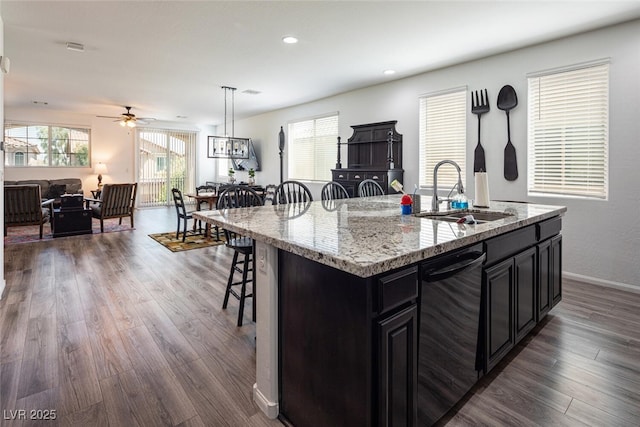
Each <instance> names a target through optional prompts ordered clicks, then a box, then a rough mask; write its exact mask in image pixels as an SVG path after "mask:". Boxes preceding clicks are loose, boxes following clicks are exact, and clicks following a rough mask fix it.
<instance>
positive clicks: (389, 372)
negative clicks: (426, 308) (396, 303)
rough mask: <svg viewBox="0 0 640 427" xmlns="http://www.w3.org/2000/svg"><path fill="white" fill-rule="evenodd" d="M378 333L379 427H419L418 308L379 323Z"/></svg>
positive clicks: (407, 309)
mask: <svg viewBox="0 0 640 427" xmlns="http://www.w3.org/2000/svg"><path fill="white" fill-rule="evenodd" d="M378 331H379V332H378V333H379V342H380V344H379V350H378V354H379V360H378V369H379V372H378V379H379V386H378V426H381V427H382V426H389V427H391V426H407V427H411V426H416V425H417V399H418V390H417V381H415V379H414V378H415V377H416V375H417V372H418V358H417V355H418V349H417V345H418V309H417V306H416V305H415V304H414V305H412V306H410V307H408V308H405V309H404V310H402V311H401V312H399V313H396V314H395V315H393V316H391V317H389V318H387V319H384V320H382V321H380V322H378Z"/></svg>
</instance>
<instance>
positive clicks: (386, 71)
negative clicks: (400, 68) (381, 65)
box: [382, 70, 396, 76]
mask: <svg viewBox="0 0 640 427" xmlns="http://www.w3.org/2000/svg"><path fill="white" fill-rule="evenodd" d="M382 73H383V74H384V75H385V76H390V75H392V74H395V73H396V71H395V70H384V71H383V72H382Z"/></svg>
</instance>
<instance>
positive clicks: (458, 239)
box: [193, 194, 566, 277]
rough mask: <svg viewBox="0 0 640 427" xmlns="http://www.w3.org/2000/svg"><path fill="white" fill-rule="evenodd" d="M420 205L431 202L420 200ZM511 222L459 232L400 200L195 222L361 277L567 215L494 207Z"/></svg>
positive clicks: (206, 214) (246, 212) (203, 214)
mask: <svg viewBox="0 0 640 427" xmlns="http://www.w3.org/2000/svg"><path fill="white" fill-rule="evenodd" d="M422 199H423V201H422V206H430V197H425V196H422ZM479 210H482V211H486V210H489V211H500V212H504V211H506V212H509V213H512V214H513V215H511V216H508V217H506V218H504V219H499V220H495V221H490V222H487V223H483V224H473V225H467V224H465V225H462V224H456V223H455V222H454V223H451V222H445V221H439V220H432V219H428V218H421V217H416V216H413V215H401V214H400V195H397V194H396V195H388V196H378V197H365V198H353V199H344V200H336V201H329V202H325V201H315V202H311V203H307V204H301V203H294V204H288V205H276V206H271V205H269V206H260V207H252V208H239V209H227V210H221V211H215V210H214V211H200V212H194V213H193V217H194V218H196V219H200V220H203V221H206V222H208V223H210V224H214V225H218V226H220V227H222V228H226V229H228V230H232V231H236V232H239V233H242V234H244V235H246V236H249V237H252V238H253V239H255V240H257V241H260V242H264V243H266V244H269V245H272V246H275V247H277V248H279V249H283V250H285V251H288V252H291V253H294V254H297V255H300V256H303V257H305V258H308V259H311V260H314V261H317V262H319V263H321V264H325V265H328V266H331V267H335V268H338V269H340V270H343V271H346V272H349V273H352V274H354V275H357V276H360V277H369V276H373V275H376V274H379V273H383V272H386V271H389V270H392V269H395V268H399V267H403V266H406V265H409V264H413V263H415V262H418V261H421V260H423V259H426V258H430V257H433V256H435V255H438V254H441V253H444V252H447V251H450V250H452V249H457V248H461V247H464V246H467V245H470V244H473V243H477V242H481V241H483V240H486V239H488V238H490V237H493V236H497V235H499V234H503V233H507V232H509V231H513V230H516V229H518V228H522V227H524V226H526V225H529V224H533V223H536V222H539V221H542V220H544V219H547V218H551V217H554V216H557V215H562V214H564V212H566V207H564V206H550V205H538V204H528V203H517V202H491V206H490V208H489V209H479Z"/></svg>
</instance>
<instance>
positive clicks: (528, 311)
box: [514, 247, 537, 343]
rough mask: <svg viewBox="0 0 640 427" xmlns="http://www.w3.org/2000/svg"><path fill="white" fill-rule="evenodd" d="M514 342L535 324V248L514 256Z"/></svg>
mask: <svg viewBox="0 0 640 427" xmlns="http://www.w3.org/2000/svg"><path fill="white" fill-rule="evenodd" d="M514 262H515V291H516V293H515V298H516V301H515V309H516V315H515V327H516V343H518V342H519V341H520V340H521V339H522V338H524V337H525V336H526V335H527V334H528V333H529V331H531V329H533V327H534V326H536V277H537V275H536V265H537V264H536V248H535V247H533V248H530V249H527V250H526V251H524V252H522V253H520V254H518V255H516V256H515V257H514Z"/></svg>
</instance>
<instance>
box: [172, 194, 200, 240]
mask: <svg viewBox="0 0 640 427" xmlns="http://www.w3.org/2000/svg"><path fill="white" fill-rule="evenodd" d="M171 194H172V195H173V203H174V204H175V206H176V214H177V215H178V227H177V229H176V239H177V238H179V236H180V221H184V228H183V231H182V241H183V242H184V241H185V240H186V238H187V223H188V222H189V220H190V219H193V215H192V213H193V212H188V211H187V208H186V207H185V205H184V199H183V198H182V192H181V191H180V190H178V189H177V188H172V189H171ZM194 229H195V222H194Z"/></svg>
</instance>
